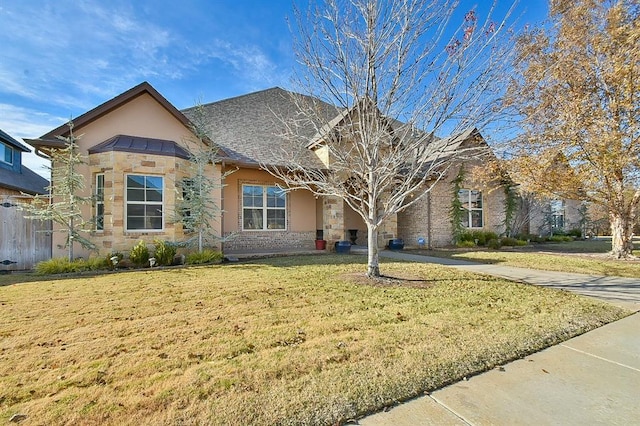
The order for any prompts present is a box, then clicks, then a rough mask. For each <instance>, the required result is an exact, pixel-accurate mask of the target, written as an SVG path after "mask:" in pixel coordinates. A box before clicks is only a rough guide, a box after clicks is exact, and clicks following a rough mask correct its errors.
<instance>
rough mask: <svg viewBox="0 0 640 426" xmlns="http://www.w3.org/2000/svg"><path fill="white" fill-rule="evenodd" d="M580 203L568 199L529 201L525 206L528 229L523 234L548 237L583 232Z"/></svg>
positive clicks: (583, 224) (583, 225) (582, 214)
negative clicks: (569, 232) (570, 232)
mask: <svg viewBox="0 0 640 426" xmlns="http://www.w3.org/2000/svg"><path fill="white" fill-rule="evenodd" d="M581 207H582V202H581V201H578V200H568V199H560V198H556V199H547V200H542V201H540V200H530V201H529V203H528V204H527V206H526V210H525V209H523V210H525V211H526V213H527V214H528V221H527V222H528V223H527V224H528V229H526V230H525V232H527V233H530V234H533V235H539V236H549V235H553V234H557V233H565V232H568V231H571V230H574V229H580V230H581V232H583V231H584V229H583V228H584V227H585V225H586V224H585V223H584V219H585V218H584V213H582V212H581V210H580V209H581Z"/></svg>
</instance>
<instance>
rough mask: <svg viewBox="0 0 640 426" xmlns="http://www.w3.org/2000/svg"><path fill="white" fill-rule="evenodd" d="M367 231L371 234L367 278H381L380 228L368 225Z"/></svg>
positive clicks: (368, 247)
mask: <svg viewBox="0 0 640 426" xmlns="http://www.w3.org/2000/svg"><path fill="white" fill-rule="evenodd" d="M367 231H368V233H369V239H368V242H367V276H368V277H369V278H374V277H379V276H380V263H379V256H378V227H377V226H373V225H371V224H367Z"/></svg>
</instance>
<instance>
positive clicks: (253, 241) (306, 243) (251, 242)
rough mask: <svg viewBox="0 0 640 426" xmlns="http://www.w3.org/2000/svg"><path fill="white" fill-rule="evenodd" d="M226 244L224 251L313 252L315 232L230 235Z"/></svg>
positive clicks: (251, 232) (260, 232)
mask: <svg viewBox="0 0 640 426" xmlns="http://www.w3.org/2000/svg"><path fill="white" fill-rule="evenodd" d="M225 237H226V238H228V240H227V241H225V242H224V244H223V247H224V250H261V249H286V248H300V249H309V250H312V249H314V248H315V238H316V233H315V231H309V232H289V231H243V232H239V233H235V234H232V233H229V234H227V235H225Z"/></svg>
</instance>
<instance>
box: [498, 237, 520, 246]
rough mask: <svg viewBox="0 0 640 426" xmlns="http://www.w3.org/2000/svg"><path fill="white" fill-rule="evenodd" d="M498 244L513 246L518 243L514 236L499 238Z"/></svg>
mask: <svg viewBox="0 0 640 426" xmlns="http://www.w3.org/2000/svg"><path fill="white" fill-rule="evenodd" d="M500 245H502V246H508V247H515V246H516V245H518V240H516V239H515V238H511V237H502V238H501V239H500Z"/></svg>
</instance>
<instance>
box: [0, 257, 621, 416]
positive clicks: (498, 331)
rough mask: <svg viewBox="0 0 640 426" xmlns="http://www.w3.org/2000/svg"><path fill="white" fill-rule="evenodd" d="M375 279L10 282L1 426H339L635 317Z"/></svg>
mask: <svg viewBox="0 0 640 426" xmlns="http://www.w3.org/2000/svg"><path fill="white" fill-rule="evenodd" d="M364 264H365V259H364V257H361V256H355V255H352V256H300V257H290V258H274V259H268V260H261V261H260V260H256V261H253V262H251V263H239V264H233V265H217V266H210V267H191V268H182V269H165V270H145V271H136V272H126V273H119V274H105V275H97V276H86V275H85V276H79V277H75V278H63V279H55V280H47V279H43V278H40V277H32V276H20V275H9V276H0V285H2V284H4V285H3V286H1V287H0V309H1V310H2V321H1V322H0V339H1V340H0V420H1V421H7V420H8V419H9V418H10V417H11V416H12V415H14V414H17V413H19V414H24V415H26V416H27V418H26V420H25V421H24V423H23V424H63V423H64V424H118V425H119V424H154V425H157V424H227V425H235V424H237V425H248V424H334V423H340V422H345V421H347V420H349V419H353V418H357V417H358V416H360V415H363V414H365V413H370V412H373V411H375V410H379V409H381V408H382V407H384V406H386V405H390V404H393V403H394V402H396V401H399V400H404V399H407V398H410V397H413V396H416V395H419V394H421V393H423V392H424V391H428V390H433V389H436V388H438V387H441V386H443V385H445V384H447V383H450V382H452V381H455V380H459V379H461V378H463V377H465V376H469V375H471V374H474V373H477V372H480V371H483V370H486V369H490V368H493V367H494V366H496V365H497V364H501V363H505V362H507V361H509V360H512V359H515V358H519V357H522V356H525V355H526V354H529V353H531V352H534V351H538V350H540V349H542V348H544V347H546V346H549V345H552V344H554V343H557V342H559V341H562V340H565V339H568V338H569V337H571V336H574V335H576V334H579V333H582V332H585V331H587V330H590V329H592V328H595V327H598V326H600V325H603V324H605V323H607V322H610V321H614V320H616V319H619V318H621V317H623V316H625V315H627V314H628V313H629V312H627V311H624V310H622V309H619V308H615V307H612V306H609V305H606V304H604V303H600V302H597V301H594V300H592V299H587V298H582V297H579V296H576V295H573V294H570V293H566V292H560V291H555V290H551V289H546V288H538V287H534V286H529V285H523V284H516V283H511V282H508V281H505V280H503V279H498V278H490V277H487V276H479V275H472V274H469V273H463V272H461V271H456V270H453V269H448V268H445V267H440V266H437V265H429V264H412V263H400V262H391V261H388V262H385V263H384V264H383V265H382V269H383V272H384V273H385V274H387V275H394V276H398V277H402V278H404V279H403V280H395V281H393V280H392V281H383V282H379V283H377V284H376V285H368V284H367V283H366V280H365V279H363V277H362V272H363V271H364V269H365V268H364ZM28 280H32V281H30V282H22V283H20V282H19V281H28Z"/></svg>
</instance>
